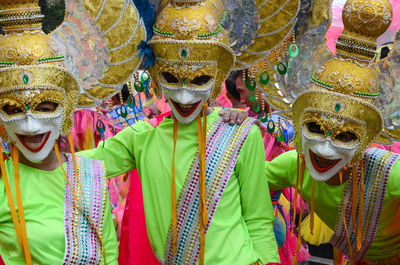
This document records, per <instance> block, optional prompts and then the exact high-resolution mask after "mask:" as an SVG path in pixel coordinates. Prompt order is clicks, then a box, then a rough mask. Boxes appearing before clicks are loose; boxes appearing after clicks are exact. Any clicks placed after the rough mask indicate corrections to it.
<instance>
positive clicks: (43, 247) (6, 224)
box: [0, 159, 118, 265]
mask: <svg viewBox="0 0 400 265" xmlns="http://www.w3.org/2000/svg"><path fill="white" fill-rule="evenodd" d="M5 164H6V171H7V175H8V180H9V182H10V189H11V193H12V195H13V199H14V203H15V204H16V202H17V201H16V195H15V182H14V165H13V161H12V160H11V159H10V160H7V161H6V163H5ZM64 168H66V163H64ZM19 175H20V188H21V196H22V204H23V206H24V207H23V208H24V216H25V222H26V230H27V237H28V243H29V250H30V252H31V255H32V262H33V264H40V265H47V264H48V265H57V264H61V263H62V261H63V258H64V249H65V231H64V205H65V186H66V182H65V176H64V173H63V172H62V169H61V167H58V168H57V169H56V170H53V171H43V170H39V169H36V168H32V167H29V166H25V165H23V164H19ZM106 200H107V201H106V205H105V210H104V211H105V214H104V220H103V233H102V236H103V238H102V239H103V242H104V246H105V249H106V259H107V264H110V265H116V264H118V262H117V259H118V242H117V236H116V234H115V229H114V223H113V220H112V217H111V210H110V203H109V201H108V192H107V198H106ZM15 207H16V209H18V208H17V205H15ZM0 255H1V257H2V258H3V261H4V262H5V264H6V265H23V264H25V259H24V256H23V254H22V251H21V248H20V246H19V244H18V240H17V234H16V232H15V228H14V224H13V221H12V218H11V214H10V207H9V205H8V199H7V195H6V191H5V188H4V177H0ZM103 262H104V261H103ZM103 262H102V264H103Z"/></svg>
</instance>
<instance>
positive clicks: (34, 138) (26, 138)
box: [17, 132, 51, 153]
mask: <svg viewBox="0 0 400 265" xmlns="http://www.w3.org/2000/svg"><path fill="white" fill-rule="evenodd" d="M50 133H51V132H47V133H43V134H37V135H20V134H17V137H18V139H19V140H20V141H21V143H22V145H23V146H25V148H26V149H28V150H29V151H31V152H32V153H37V152H39V151H40V150H42V148H43V147H44V146H45V144H46V143H47V140H49V137H50ZM40 142H42V144H41V145H40V146H39V147H37V148H32V147H30V146H29V145H28V144H29V143H40Z"/></svg>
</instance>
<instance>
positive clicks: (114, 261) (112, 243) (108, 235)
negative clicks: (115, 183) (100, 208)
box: [102, 192, 118, 265]
mask: <svg viewBox="0 0 400 265" xmlns="http://www.w3.org/2000/svg"><path fill="white" fill-rule="evenodd" d="M104 213H105V214H104V229H103V233H102V240H103V243H104V249H105V250H106V261H107V265H118V241H117V234H116V233H115V228H114V221H113V219H112V216H111V209H110V201H109V195H108V192H107V201H106V207H105V209H104ZM102 264H104V258H103V260H102Z"/></svg>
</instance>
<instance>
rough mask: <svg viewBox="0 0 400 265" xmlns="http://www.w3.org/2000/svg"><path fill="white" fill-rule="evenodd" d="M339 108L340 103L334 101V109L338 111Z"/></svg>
mask: <svg viewBox="0 0 400 265" xmlns="http://www.w3.org/2000/svg"><path fill="white" fill-rule="evenodd" d="M340 108H341V106H340V103H336V105H335V111H336V112H338V111H339V110H340Z"/></svg>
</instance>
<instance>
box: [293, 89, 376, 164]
mask: <svg viewBox="0 0 400 265" xmlns="http://www.w3.org/2000/svg"><path fill="white" fill-rule="evenodd" d="M338 101H341V102H343V103H344V104H345V105H346V107H345V108H343V110H342V111H337V112H336V111H335V110H332V105H333V104H334V103H336V102H338ZM308 112H313V113H318V117H321V116H325V117H326V119H325V120H326V122H321V119H319V118H318V117H317V116H315V115H314V116H305V115H306V114H307V113H308ZM292 113H293V120H294V127H295V132H296V137H297V138H298V139H299V133H300V132H301V128H300V126H302V124H303V121H304V120H305V118H307V121H310V120H312V119H313V118H315V121H317V122H320V123H321V124H324V128H327V129H330V128H332V130H333V128H337V129H336V130H335V132H336V133H339V132H342V131H343V130H344V129H346V130H351V132H353V133H355V134H356V135H357V136H358V137H359V138H360V146H359V147H358V149H357V152H356V154H355V156H354V160H353V161H352V162H356V161H358V159H359V158H360V157H361V155H362V153H363V152H364V150H365V148H367V147H368V146H369V145H370V144H371V143H372V142H373V141H374V140H375V139H376V138H377V137H378V136H379V134H380V133H381V132H382V129H383V118H382V115H381V113H380V112H379V110H378V109H377V108H376V107H375V106H374V105H372V104H370V103H368V102H367V101H365V100H363V99H361V98H357V97H354V96H349V95H344V94H342V93H336V92H331V91H328V90H321V89H319V90H316V89H310V90H308V91H306V92H304V93H302V94H300V95H299V96H298V97H297V98H296V100H295V102H294V103H293V112H292ZM335 120H337V121H341V120H343V121H345V122H344V123H341V124H340V126H339V123H337V122H336V121H335ZM329 122H330V123H329ZM345 124H348V125H346V126H344V125H345ZM360 126H361V127H360ZM340 128H342V129H340ZM363 132H365V133H363ZM295 143H296V149H297V150H298V151H299V152H301V150H303V149H302V146H301V141H299V140H297V141H295Z"/></svg>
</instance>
